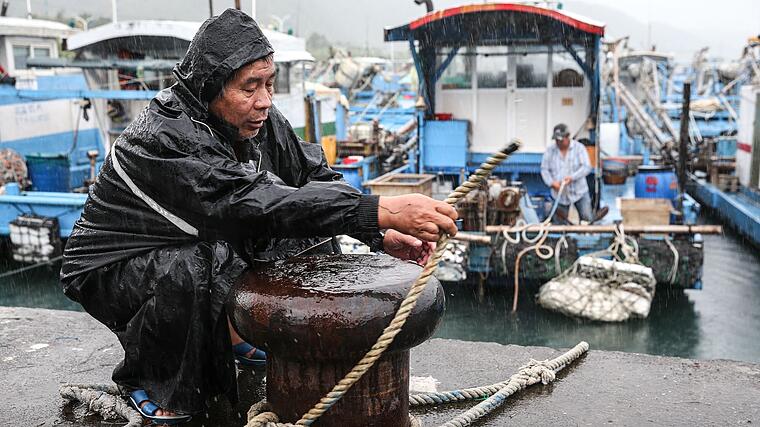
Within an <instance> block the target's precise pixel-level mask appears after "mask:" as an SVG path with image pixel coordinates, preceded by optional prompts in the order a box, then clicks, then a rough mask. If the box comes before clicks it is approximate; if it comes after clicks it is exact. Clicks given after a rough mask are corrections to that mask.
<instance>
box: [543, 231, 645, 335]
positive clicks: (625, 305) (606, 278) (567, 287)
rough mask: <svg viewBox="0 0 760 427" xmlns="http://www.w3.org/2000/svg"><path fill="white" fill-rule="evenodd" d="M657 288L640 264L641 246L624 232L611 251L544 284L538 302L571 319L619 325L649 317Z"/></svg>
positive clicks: (580, 262) (585, 259) (586, 258)
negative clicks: (571, 317)
mask: <svg viewBox="0 0 760 427" xmlns="http://www.w3.org/2000/svg"><path fill="white" fill-rule="evenodd" d="M621 252H622V254H623V256H622V257H621V256H620V255H619V254H620V253H621ZM605 255H606V256H609V257H610V258H612V259H604V258H602V256H605ZM656 284H657V280H656V279H655V277H654V274H653V272H652V269H651V268H649V267H645V266H643V265H641V264H639V263H638V245H636V243H635V241H633V239H631V238H629V237H627V236H625V235H624V234H623V233H622V229H621V230H620V231H619V232H618V233H617V237H616V239H615V241H614V242H613V244H612V246H610V248H608V249H607V250H606V251H603V252H600V253H596V254H591V255H586V256H582V257H580V258H578V260H577V261H576V262H575V263H573V265H572V266H571V267H570V268H568V269H567V270H565V271H564V272H562V274H560V275H559V276H557V277H556V278H554V279H552V280H550V281H549V282H547V283H546V284H544V285H543V286H542V287H541V289H540V290H539V292H538V296H537V299H538V303H539V304H540V305H541V306H542V307H544V308H546V309H549V310H553V311H558V312H560V313H563V314H565V315H568V316H575V317H583V318H586V319H591V320H597V321H603V322H620V321H623V320H627V319H629V318H632V317H634V318H635V317H640V318H645V317H647V316H648V315H649V309H650V307H651V305H652V299H653V298H654V292H655V286H656Z"/></svg>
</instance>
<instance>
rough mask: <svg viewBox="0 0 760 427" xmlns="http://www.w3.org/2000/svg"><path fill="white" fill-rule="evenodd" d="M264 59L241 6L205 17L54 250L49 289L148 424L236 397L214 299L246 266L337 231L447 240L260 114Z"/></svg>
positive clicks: (392, 246) (426, 211)
mask: <svg viewBox="0 0 760 427" xmlns="http://www.w3.org/2000/svg"><path fill="white" fill-rule="evenodd" d="M272 55H273V49H272V47H271V46H270V44H269V42H268V40H267V39H266V38H265V37H264V35H263V34H262V32H261V30H260V29H259V27H258V26H257V25H256V23H255V22H254V21H253V20H252V19H251V18H250V17H248V16H246V15H245V14H243V13H242V12H239V11H236V10H227V11H225V12H224V13H223V14H222V15H220V16H218V17H214V18H211V19H209V20H207V21H206V22H205V23H204V24H203V26H202V27H201V28H200V30H199V31H198V33H197V34H196V36H195V38H194V39H193V41H192V43H191V44H190V47H189V49H188V52H187V54H186V56H185V57H184V59H183V61H182V62H181V63H180V64H178V65H177V66H176V67H175V69H174V75H175V77H176V80H177V83H176V84H175V85H173V86H172V87H171V88H169V89H166V90H163V91H161V92H160V93H159V94H158V95H156V97H155V98H154V99H153V100H152V101H151V103H150V105H149V106H148V107H147V108H146V109H145V110H144V111H143V112H142V113H141V114H140V116H139V117H138V118H137V119H136V120H135V121H134V122H133V123H132V124H131V125H130V126H129V127H127V129H126V130H125V131H124V132H123V133H122V135H121V136H120V137H119V138H118V139H117V140H116V142H115V143H114V145H113V146H112V147H111V149H110V153H109V156H108V158H107V159H106V161H105V163H104V165H103V168H102V169H101V171H100V174H99V176H98V179H97V181H96V183H95V184H94V185H93V186H92V187H91V188H90V193H89V198H88V200H87V203H86V205H85V208H84V212H83V214H82V217H81V218H80V219H79V221H77V223H76V225H75V227H74V230H73V232H72V234H71V237H70V238H69V240H68V242H67V245H66V250H65V253H64V263H63V266H62V270H61V281H62V284H63V287H64V292H65V293H66V295H67V296H69V297H70V298H72V299H73V300H75V301H78V302H79V303H81V304H82V306H83V307H84V308H85V310H86V311H87V312H88V313H90V314H91V315H92V316H93V317H95V318H96V319H98V320H99V321H100V322H102V323H103V324H105V325H106V326H108V327H109V328H110V329H111V330H112V331H113V332H114V333H115V334H116V335H117V336H118V338H119V341H120V342H121V344H122V346H123V347H124V352H125V357H124V360H123V361H122V362H121V363H120V364H119V365H118V366H117V367H116V369H115V370H114V373H113V379H114V381H115V382H116V383H117V384H119V385H120V386H121V387H122V388H124V389H126V390H145V392H146V393H147V395H148V396H149V397H150V401H152V402H154V403H155V404H156V405H157V406H158V407H160V408H163V409H159V410H158V412H157V413H158V414H159V415H161V413H163V414H171V413H172V412H173V411H176V412H184V413H197V412H200V411H203V410H204V409H205V402H206V400H207V399H208V398H209V397H210V396H214V395H218V394H226V395H227V396H228V397H230V399H231V400H233V401H234V400H235V399H236V392H237V389H236V384H235V379H236V377H235V365H234V359H233V353H232V346H231V345H232V344H234V341H235V340H237V341H240V338H239V337H238V336H237V334H235V333H234V331H232V330H230V328H229V327H228V320H227V315H226V313H225V311H224V302H225V299H226V298H227V295H228V292H229V290H230V287H231V286H232V284H233V282H234V281H235V279H236V278H237V277H238V276H239V275H240V274H241V273H242V272H243V270H245V269H246V268H249V267H250V266H251V265H252V264H253V263H255V262H257V261H271V260H274V259H279V258H284V257H288V256H292V255H294V254H297V253H301V252H303V251H304V250H307V249H309V248H310V247H313V246H314V245H316V244H319V243H320V242H323V241H325V240H327V239H325V238H322V239H317V238H316V237H317V236H327V237H328V238H329V236H334V235H337V234H351V235H354V236H356V237H359V238H361V239H362V240H364V241H365V242H367V243H370V244H371V245H372V246H373V247H374V248H375V249H382V248H383V246H384V247H385V250H386V251H387V252H389V253H391V254H392V255H395V256H398V257H401V258H408V259H409V258H411V259H417V260H423V259H424V258H425V257H426V255H427V254H428V253H429V248H430V246H429V244H428V243H423V242H422V240H424V241H427V242H432V241H435V239H436V237H437V235H438V233H439V232H443V231H445V232H448V233H451V234H454V233H456V228H455V227H454V223H453V219H455V218H456V212H455V211H454V210H453V208H451V207H450V206H448V205H447V204H445V203H442V202H438V201H435V200H433V199H430V198H427V197H425V196H421V195H409V196H398V197H387V198H386V197H382V198H378V197H377V196H370V195H364V194H362V193H360V192H359V191H357V190H355V189H353V188H352V187H350V186H349V185H347V184H345V183H344V182H343V181H341V175H340V174H339V173H336V172H334V171H333V170H331V169H330V168H329V167H328V166H327V164H326V161H325V159H324V155H323V153H322V150H321V147H320V146H319V145H317V144H308V143H304V142H302V141H300V140H299V139H298V138H297V137H296V135H295V134H294V132H293V130H292V128H291V126H290V124H289V123H288V122H287V120H286V119H285V117H283V116H282V114H281V113H280V112H279V111H278V110H277V109H276V108H275V107H274V106H272V104H271V100H272V92H273V83H274V78H275V75H274V74H275V68H274V63H273V59H272ZM380 229H388V232H387V233H386V235H385V237H384V240H383V237H382V235H380V234H379V233H378V231H379V230H380ZM394 230H397V231H394ZM418 239H419V240H418Z"/></svg>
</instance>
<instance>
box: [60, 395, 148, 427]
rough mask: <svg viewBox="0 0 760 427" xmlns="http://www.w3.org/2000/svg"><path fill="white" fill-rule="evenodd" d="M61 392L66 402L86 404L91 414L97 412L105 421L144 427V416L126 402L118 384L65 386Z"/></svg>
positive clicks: (127, 426) (126, 425) (130, 426)
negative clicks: (119, 420)
mask: <svg viewBox="0 0 760 427" xmlns="http://www.w3.org/2000/svg"><path fill="white" fill-rule="evenodd" d="M59 392H60V394H61V396H62V397H63V398H64V399H66V400H69V401H73V400H76V401H79V402H82V403H84V404H86V405H87V408H88V409H89V410H90V411H91V412H97V413H98V414H100V416H102V417H103V419H104V420H114V419H120V418H123V419H126V420H127V424H125V425H124V427H142V425H143V419H142V416H141V415H140V413H139V412H137V411H136V410H135V409H133V408H132V407H131V406H129V405H128V404H127V402H126V401H124V399H123V398H122V397H121V392H120V391H119V388H118V387H117V386H116V384H63V385H62V386H61V387H60V388H59Z"/></svg>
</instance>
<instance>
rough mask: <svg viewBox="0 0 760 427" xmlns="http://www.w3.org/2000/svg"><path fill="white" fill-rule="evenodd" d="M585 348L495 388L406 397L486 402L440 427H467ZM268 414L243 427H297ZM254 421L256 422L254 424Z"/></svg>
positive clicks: (426, 401)
mask: <svg viewBox="0 0 760 427" xmlns="http://www.w3.org/2000/svg"><path fill="white" fill-rule="evenodd" d="M588 348H589V346H588V343H586V342H585V341H582V342H580V343H578V345H576V346H575V347H573V348H572V349H570V350H569V351H567V352H566V353H564V354H562V355H561V356H559V357H556V358H554V359H552V360H544V361H537V360H533V359H531V360H530V361H529V362H528V363H527V364H526V365H524V366H522V367H520V369H519V371H518V372H517V373H516V374H514V375H512V376H511V377H510V378H509V379H508V380H506V381H502V382H498V383H495V384H491V385H487V386H482V387H473V388H465V389H459V390H450V391H440V392H432V393H417V394H412V395H410V396H409V405H410V406H425V405H438V404H448V403H456V402H464V401H466V400H482V399H485V400H483V401H482V402H480V403H479V404H478V405H476V406H474V407H472V408H470V409H469V410H467V411H466V412H464V413H463V414H461V415H459V416H457V417H455V418H453V419H452V420H450V421H448V422H447V423H445V424H443V425H442V426H441V427H465V426H469V425H471V424H472V423H474V422H475V421H477V420H478V419H480V418H482V417H484V416H485V415H487V414H489V413H491V412H493V411H494V410H496V409H497V408H498V407H499V406H501V404H503V403H504V402H505V401H506V399H507V398H508V397H509V396H511V395H513V394H515V393H516V392H518V391H520V390H523V389H525V388H527V387H529V386H531V385H533V384H536V383H539V382H541V383H542V384H549V383H550V382H553V381H554V380H555V379H556V374H557V373H559V372H560V371H561V370H562V369H564V368H565V367H566V366H568V365H569V364H570V363H572V362H573V361H575V360H576V359H578V358H579V357H581V356H582V355H583V354H584V353H585V352H587V351H588ZM268 411H271V408H270V406H269V404H268V403H267V402H266V401H264V400H262V401H260V402H258V403H256V404H254V405H253V406H251V409H250V410H249V411H248V419H249V420H251V421H249V422H248V424H247V425H246V427H285V426H287V427H297V426H296V424H289V423H288V424H281V423H278V422H277V420H278V418H277V415H275V414H274V413H273V412H268ZM409 418H410V425H411V426H412V427H421V425H422V424H421V422H420V420H419V419H418V418H416V417H413V416H411V415H410V416H409ZM254 419H255V420H258V421H253V420H254Z"/></svg>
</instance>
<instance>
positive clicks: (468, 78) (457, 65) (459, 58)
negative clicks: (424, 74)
mask: <svg viewBox="0 0 760 427" xmlns="http://www.w3.org/2000/svg"><path fill="white" fill-rule="evenodd" d="M462 52H463V49H460V50H459V53H458V54H457V55H456V56H455V57H454V59H453V60H452V61H451V63H450V64H449V66H448V67H446V71H444V72H443V75H442V76H441V78H440V80H439V81H440V82H441V88H442V89H471V88H472V59H473V56H472V55H462ZM447 54H448V51H445V52H443V54H442V56H438V64H439V65H440V64H441V62H443V61H444V60H445V59H446V55H447Z"/></svg>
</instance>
